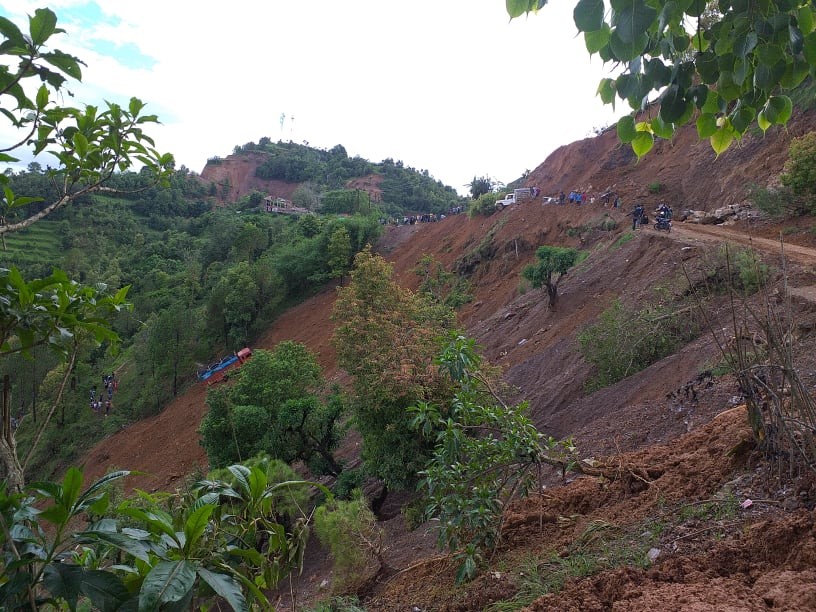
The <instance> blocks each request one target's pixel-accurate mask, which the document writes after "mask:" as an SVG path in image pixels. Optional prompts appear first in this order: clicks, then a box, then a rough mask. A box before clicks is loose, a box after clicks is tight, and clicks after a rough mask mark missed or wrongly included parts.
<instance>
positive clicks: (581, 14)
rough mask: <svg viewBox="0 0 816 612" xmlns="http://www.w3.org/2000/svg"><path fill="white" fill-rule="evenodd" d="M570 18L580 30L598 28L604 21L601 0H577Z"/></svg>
mask: <svg viewBox="0 0 816 612" xmlns="http://www.w3.org/2000/svg"><path fill="white" fill-rule="evenodd" d="M572 18H573V20H574V21H575V26H576V27H577V28H578V30H579V31H580V32H595V31H596V30H600V29H601V26H602V25H603V23H604V3H603V0H578V4H576V5H575V9H574V10H573V11H572Z"/></svg>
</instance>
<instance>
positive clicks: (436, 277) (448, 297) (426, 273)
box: [414, 255, 473, 310]
mask: <svg viewBox="0 0 816 612" xmlns="http://www.w3.org/2000/svg"><path fill="white" fill-rule="evenodd" d="M414 272H416V274H417V276H419V277H420V279H422V280H421V281H420V285H419V291H420V292H421V293H423V294H425V295H427V296H428V297H429V298H430V299H431V300H433V301H434V302H436V303H437V304H442V305H444V306H448V307H450V308H453V309H454V310H455V309H457V308H459V307H460V306H462V305H463V304H467V303H468V302H470V301H471V300H473V295H472V294H471V293H470V290H471V287H470V282H469V281H468V280H467V279H465V278H462V277H461V276H458V275H455V274H453V273H452V272H448V271H446V270H445V268H444V266H443V265H442V263H441V262H439V261H436V260H435V259H434V258H433V257H432V256H431V255H423V256H422V259H421V260H420V262H419V265H418V266H417V267H416V269H415V270H414Z"/></svg>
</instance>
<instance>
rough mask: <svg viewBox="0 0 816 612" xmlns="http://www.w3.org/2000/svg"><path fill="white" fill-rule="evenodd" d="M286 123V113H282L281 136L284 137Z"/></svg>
mask: <svg viewBox="0 0 816 612" xmlns="http://www.w3.org/2000/svg"><path fill="white" fill-rule="evenodd" d="M284 121H286V113H281V116H280V126H281V136H282V135H283V122H284Z"/></svg>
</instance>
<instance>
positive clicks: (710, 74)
mask: <svg viewBox="0 0 816 612" xmlns="http://www.w3.org/2000/svg"><path fill="white" fill-rule="evenodd" d="M694 66H695V67H696V68H697V72H698V74H699V75H700V78H701V79H702V81H703V83H708V84H711V83H716V82H717V79H718V78H719V76H720V65H719V62H718V59H717V54H716V53H714V52H713V51H706V52H705V53H700V54H699V55H698V56H697V58H696V59H695V60H694Z"/></svg>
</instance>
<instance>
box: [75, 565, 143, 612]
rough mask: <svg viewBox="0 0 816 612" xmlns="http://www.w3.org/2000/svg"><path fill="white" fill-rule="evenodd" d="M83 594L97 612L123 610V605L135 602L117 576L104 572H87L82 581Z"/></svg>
mask: <svg viewBox="0 0 816 612" xmlns="http://www.w3.org/2000/svg"><path fill="white" fill-rule="evenodd" d="M82 592H83V593H84V594H85V595H86V596H87V597H88V599H90V600H91V602H92V603H93V605H94V608H95V609H97V610H121V609H122V604H124V603H125V602H126V601H128V600H134V599H135V597H134V596H132V595H131V594H130V593H129V592H128V590H127V588H126V587H125V585H124V583H123V582H122V580H121V579H120V578H119V576H117V575H116V574H113V573H111V572H106V571H102V570H87V571H86V572H85V574H84V575H83V579H82Z"/></svg>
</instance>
